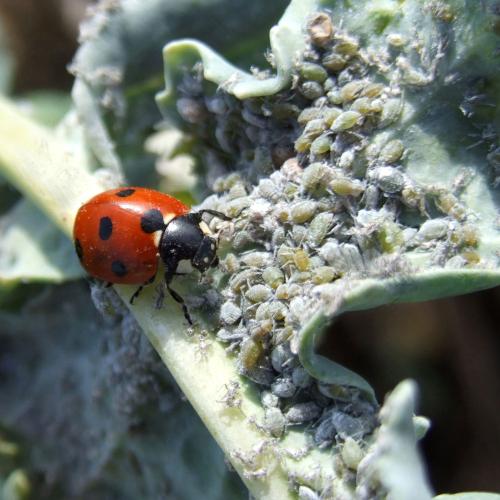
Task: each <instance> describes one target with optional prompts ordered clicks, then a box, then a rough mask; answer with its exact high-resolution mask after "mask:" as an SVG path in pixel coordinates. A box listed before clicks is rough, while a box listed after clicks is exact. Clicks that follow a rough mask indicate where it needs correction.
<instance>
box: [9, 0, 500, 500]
mask: <svg viewBox="0 0 500 500" xmlns="http://www.w3.org/2000/svg"><path fill="white" fill-rule="evenodd" d="M93 4H94V2H91V1H89V0H44V1H43V7H41V5H40V2H39V1H38V0H16V1H15V2H14V1H11V0H0V90H2V92H4V93H8V94H9V95H10V96H12V97H13V98H15V99H16V100H18V102H20V104H21V105H22V106H23V107H24V109H25V110H26V112H27V113H29V114H30V115H31V116H32V117H34V118H35V119H37V120H39V121H40V122H41V123H43V124H45V125H48V126H52V125H54V124H55V123H57V122H58V120H59V119H60V118H61V117H62V116H63V115H64V113H65V112H66V111H67V110H68V108H69V105H70V98H69V92H70V89H71V84H72V76H71V75H70V74H69V72H68V71H67V65H68V64H69V63H70V62H71V60H72V57H73V55H74V52H75V50H76V48H77V38H78V24H79V22H80V21H81V20H82V18H83V17H84V15H85V10H86V9H87V8H88V7H89V6H90V7H92V5H93ZM270 23H271V21H270ZM17 199H18V195H17V193H16V192H15V191H14V190H13V189H12V188H11V187H9V186H8V185H6V184H5V183H4V182H3V181H2V180H1V179H0V213H2V214H6V213H7V211H8V210H9V209H10V208H12V207H13V206H14V204H15V202H16V201H17ZM6 219H8V218H7V217H4V218H3V220H2V221H1V222H0V224H1V225H2V230H3V231H2V233H1V236H0V237H4V236H5V232H4V230H5V224H7V223H8V221H6ZM54 231H56V230H55V229H54ZM48 238H49V239H52V241H53V238H54V236H53V235H49V236H48ZM0 257H1V255H0ZM77 274H78V273H75V275H74V276H73V278H74V279H76V278H77ZM2 283H3V284H2V286H1V287H0V477H3V478H4V479H5V477H7V475H8V474H9V473H11V472H12V471H19V470H24V469H26V470H28V474H29V476H30V480H31V484H32V485H33V487H34V488H35V489H38V492H39V494H41V495H42V496H43V495H45V498H54V496H51V495H55V494H58V495H62V497H64V498H89V496H88V495H89V494H91V495H92V498H124V497H123V496H120V495H123V492H124V491H126V489H127V488H132V490H130V491H128V492H127V494H130V495H132V496H130V498H153V496H152V495H158V494H162V495H164V496H165V495H166V496H167V497H168V495H173V497H175V498H181V496H179V495H180V493H179V491H178V490H176V488H177V487H178V486H179V485H178V484H176V477H175V474H174V472H175V471H170V473H169V472H165V474H164V475H163V478H162V480H161V481H164V483H162V484H159V483H160V482H161V481H159V480H158V481H156V482H155V481H153V483H149V484H150V486H151V484H152V486H151V488H152V489H151V490H149V491H144V490H142V491H141V490H140V486H137V485H135V486H131V485H123V484H118V483H119V480H118V478H119V477H123V471H124V470H125V471H126V470H128V469H130V470H131V471H132V472H131V473H130V474H131V477H133V476H134V474H146V473H147V471H139V472H137V470H135V472H134V468H135V469H136V468H137V464H138V463H144V462H141V460H138V459H137V457H136V454H137V453H140V450H141V441H142V444H144V443H145V442H147V441H148V439H151V438H152V437H154V436H158V435H159V434H158V433H161V432H168V430H166V429H165V427H168V425H169V423H168V422H171V423H172V422H176V421H177V422H178V421H179V420H178V419H180V420H182V421H186V422H189V425H191V426H193V430H192V432H191V434H190V435H189V436H188V435H186V436H182V438H180V439H179V442H177V443H166V442H163V443H158V445H157V446H158V450H157V451H158V452H159V454H160V455H161V456H163V457H165V460H166V461H167V460H168V456H169V454H171V453H173V450H177V453H180V454H181V455H182V457H183V459H182V460H180V461H179V467H181V466H182V464H184V467H188V466H189V464H190V463H192V458H193V457H192V455H191V454H192V453H194V452H195V451H194V447H193V445H192V443H193V440H194V439H203V440H206V442H207V445H206V450H208V451H207V456H209V457H212V458H213V459H212V460H208V461H203V467H207V466H208V465H210V464H211V465H212V467H213V469H210V474H211V475H213V474H215V476H216V477H219V478H220V481H219V482H218V483H217V486H215V485H213V484H212V485H210V484H209V483H210V482H209V481H208V482H207V481H204V479H203V477H201V478H200V484H198V485H194V486H193V490H191V492H190V493H191V494H195V492H197V491H206V492H207V495H208V490H209V489H210V488H212V489H210V492H211V494H213V495H214V497H215V498H217V495H221V496H219V497H220V498H221V497H222V495H229V494H230V495H231V498H239V497H240V496H241V498H244V495H245V490H244V488H242V486H241V485H240V483H239V480H238V479H237V477H235V475H234V474H228V472H227V470H226V468H225V466H224V463H223V457H222V454H221V452H220V451H219V450H218V448H217V447H216V446H215V445H214V443H213V441H212V440H211V438H210V436H208V433H207V431H206V430H205V429H204V428H203V426H202V425H201V423H200V422H199V420H198V419H197V417H196V415H195V414H194V412H193V411H192V410H191V408H190V407H189V406H188V405H187V404H186V403H185V402H183V401H182V399H181V396H180V395H179V394H178V392H176V390H175V389H173V388H172V387H173V386H172V381H171V380H170V377H169V374H168V373H167V371H166V369H165V368H164V367H163V365H162V364H161V363H159V362H158V359H157V357H156V354H155V353H154V351H153V350H152V349H151V348H149V347H148V346H147V345H145V339H144V338H143V337H141V335H140V332H138V331H137V329H136V327H135V326H134V325H131V326H130V325H129V326H128V329H126V328H123V325H121V324H119V322H120V321H121V319H120V318H121V316H120V315H119V314H118V316H117V317H118V319H117V324H107V323H106V322H105V321H104V320H103V319H102V318H101V317H100V315H99V313H98V312H97V311H95V309H94V307H93V305H92V303H91V299H90V296H89V293H88V290H87V287H86V286H85V284H84V283H82V282H80V281H78V282H74V283H72V284H66V285H62V286H61V285H44V284H29V285H27V284H24V285H19V284H17V285H14V284H9V283H8V282H6V281H5V282H2ZM109 303H110V304H111V305H110V307H117V308H119V306H117V305H116V304H115V305H113V298H112V297H111V298H110V299H109ZM499 306H500V290H499V289H493V290H488V291H484V292H480V293H476V294H472V295H468V296H462V297H457V298H452V299H447V300H440V301H434V302H425V303H418V304H404V305H398V306H388V307H383V308H380V309H375V310H371V311H366V312H356V313H351V314H347V315H344V316H343V317H342V318H341V319H340V320H339V321H338V322H337V323H336V324H335V325H333V327H332V329H333V331H332V332H331V335H327V336H325V338H326V339H328V340H327V343H325V344H324V345H323V346H322V353H323V354H326V355H333V353H334V356H335V359H336V361H338V362H340V363H342V364H344V365H346V366H348V367H349V368H351V369H352V370H354V371H355V372H357V373H359V374H361V375H363V376H364V377H365V378H366V379H368V380H369V381H370V383H371V384H372V386H373V387H374V388H375V390H376V393H377V396H378V398H379V399H380V400H381V399H383V396H384V394H385V393H386V392H387V391H389V390H390V389H391V388H393V387H394V386H395V385H396V384H397V383H398V382H399V381H400V380H401V379H404V378H408V377H411V378H414V379H415V380H416V381H417V382H418V384H419V386H420V388H421V395H422V398H421V402H420V411H419V413H420V414H422V415H425V416H426V417H428V418H430V420H431V422H432V427H431V429H430V431H429V433H428V435H427V436H426V438H425V439H424V440H423V442H422V446H423V451H424V454H425V457H426V461H427V465H428V468H429V475H430V478H431V482H432V485H433V487H434V489H435V490H437V491H447V492H450V493H452V492H457V491H468V490H469V491H473V490H487V491H498V490H500V476H499V475H498V471H499V470H500V454H499V453H498V449H499V445H500V419H499V418H498V415H499V414H500V397H499V394H500V363H499V359H500V337H499V336H498V325H499V324H500V307H499ZM89 325H91V326H90V328H89ZM92 331H93V332H94V333H93V336H89V333H90V332H92ZM124 332H126V333H124ZM127 332H128V333H127ZM403 332H404V334H403ZM124 335H125V336H127V335H128V337H127V338H122V337H123V336H124ZM61 336H64V339H63V340H64V341H61ZM42 339H43V340H42ZM56 346H57V348H56ZM58 356H60V357H59V358H58ZM57 359H60V360H62V359H65V360H66V361H65V362H64V363H63V362H60V363H53V360H57ZM137 359H139V360H140V361H141V362H140V363H139V362H137V363H136V365H135V371H134V365H133V364H132V366H131V365H130V363H131V360H137ZM108 362H109V363H108ZM51 363H53V364H54V366H53V368H52V369H51V370H46V369H45V368H46V366H47V364H51ZM89 365H93V366H95V367H96V368H95V370H92V369H89ZM388 367H391V368H390V370H389V368H388ZM89 374H91V375H92V376H91V378H90V379H86V378H85V377H88V376H89ZM34 380H36V384H35V383H31V382H33V381H34ZM134 384H135V385H134ZM131 387H134V388H135V390H136V391H137V394H136V395H135V397H134V395H131V394H130V392H129V391H130V390H131ZM146 388H147V389H146ZM138 394H141V398H142V399H140V398H139V396H138ZM61 406H64V407H65V410H67V412H68V413H65V411H61V410H60V409H57V407H61ZM77 408H85V409H86V412H87V411H88V412H89V414H86V413H82V414H81V415H78V416H75V419H74V420H73V421H71V422H70V421H69V420H68V419H67V418H63V417H61V415H63V414H64V415H66V417H67V416H68V415H71V414H72V413H71V411H72V410H75V409H77ZM52 410H53V411H52ZM96 415H100V416H101V417H100V421H101V423H102V426H101V428H98V429H96V428H95V426H94V425H93V424H91V422H95V421H98V420H97V419H95V416H96ZM117 415H119V416H117ZM164 417H166V418H164ZM107 420H109V422H113V423H114V424H116V422H118V423H119V424H120V426H119V427H118V428H115V427H113V428H112V429H110V428H109V425H107V423H106V422H107ZM13 423H15V425H13ZM70 424H71V425H70ZM125 438H126V441H127V444H126V445H123V441H122V440H124V439H125ZM96 441H98V442H99V443H100V445H99V446H97V445H96ZM75 450H79V451H80V453H76V452H75ZM179 450H180V451H181V452H182V453H181V452H179ZM91 453H94V454H95V455H94V456H90V455H87V456H86V454H91ZM54 455H59V456H62V457H64V459H61V460H53V458H51V457H53V456H54ZM142 458H144V457H141V459H142ZM172 460H174V458H173V457H172ZM150 466H151V468H152V469H151V470H155V471H159V470H161V466H160V465H159V464H153V463H151V464H150ZM19 467H20V468H21V469H19ZM23 468H24V469H23ZM200 470H201V469H200ZM77 476H78V480H77V479H76V477H77ZM207 477H213V476H209V475H208V474H207V475H206V476H205V478H207ZM62 478H64V479H62ZM103 478H106V480H104V479H103ZM10 480H11V483H14V482H15V483H16V484H17V486H16V487H18V488H20V489H19V491H21V492H22V491H24V490H23V480H22V477H21V478H20V477H19V476H17V477H11V478H10ZM177 480H178V479H177ZM79 481H80V483H79ZM39 488H41V489H39ZM133 488H139V489H138V490H137V489H135V490H134V489H133ZM214 488H215V489H214ZM217 488H220V489H217ZM184 493H186V492H184ZM113 495H114V496H113ZM133 495H136V496H133ZM176 495H177V496H176ZM42 496H37V498H42ZM226 497H227V496H226ZM127 498H129V497H127ZM182 498H193V497H190V496H189V494H188V495H187V496H185V497H182Z"/></svg>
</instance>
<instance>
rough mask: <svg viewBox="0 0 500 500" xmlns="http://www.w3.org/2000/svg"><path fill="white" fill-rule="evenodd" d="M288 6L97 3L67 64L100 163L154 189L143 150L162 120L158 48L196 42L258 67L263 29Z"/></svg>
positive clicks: (228, 1) (191, 0)
mask: <svg viewBox="0 0 500 500" xmlns="http://www.w3.org/2000/svg"><path fill="white" fill-rule="evenodd" d="M286 4H287V1H286V0H274V1H273V2H253V3H252V2H251V3H249V2H247V1H245V0H203V1H198V0H184V1H182V2H179V1H177V0H168V1H165V0H147V1H143V2H141V3H140V4H138V3H137V2H133V1H123V2H121V3H120V4H119V5H117V6H115V5H114V4H110V5H109V6H107V5H106V4H102V6H100V7H99V8H98V13H97V15H96V16H95V17H94V18H92V19H90V20H88V21H87V22H86V24H85V25H84V27H83V31H82V32H83V37H82V38H83V44H82V46H81V47H80V49H79V50H78V52H77V55H76V57H75V60H74V63H73V64H72V70H73V71H74V73H75V76H76V82H75V85H74V88H73V98H74V101H75V105H76V108H77V111H78V114H79V116H80V119H81V120H82V122H83V123H84V127H85V131H86V134H87V139H88V144H89V146H90V148H91V150H92V152H93V153H94V154H95V155H96V157H97V158H98V160H99V162H100V163H101V164H102V165H103V166H104V167H107V168H109V169H110V170H111V172H113V174H114V176H115V177H116V178H118V179H120V180H121V179H122V178H123V177H122V176H123V173H122V171H121V170H120V168H121V166H122V165H123V168H124V172H125V176H126V178H127V180H128V181H129V182H131V183H132V184H134V183H142V184H145V183H146V184H153V183H154V181H155V174H154V171H153V159H152V157H151V155H148V154H145V151H144V149H143V144H144V141H145V140H146V138H147V137H148V136H149V135H150V134H151V133H152V131H153V127H154V126H155V125H156V124H157V123H158V122H159V121H160V120H161V115H160V113H159V112H158V108H157V107H156V104H155V102H154V95H155V94H156V92H158V91H159V90H161V87H162V85H163V79H162V73H163V69H162V61H161V58H160V57H158V54H159V53H160V52H161V49H162V48H163V46H164V45H165V44H166V43H168V41H169V40H173V39H175V38H181V37H186V36H190V37H197V38H199V39H201V40H204V41H205V42H206V43H209V44H210V45H211V46H213V47H215V48H216V49H217V50H219V51H221V52H222V53H231V54H232V57H233V58H234V59H235V60H238V59H239V60H241V61H243V60H244V61H246V63H255V62H257V61H262V56H261V54H262V52H263V51H264V49H265V47H266V46H267V43H268V41H267V31H268V30H269V28H270V27H271V26H272V24H273V22H275V21H276V20H278V18H279V15H280V14H281V12H282V11H283V9H284V7H285V6H286ZM242 13H244V16H242ZM206 19H210V22H206ZM213 26H223V29H213ZM137 61H140V62H141V63H140V65H139V64H137ZM139 66H140V68H139Z"/></svg>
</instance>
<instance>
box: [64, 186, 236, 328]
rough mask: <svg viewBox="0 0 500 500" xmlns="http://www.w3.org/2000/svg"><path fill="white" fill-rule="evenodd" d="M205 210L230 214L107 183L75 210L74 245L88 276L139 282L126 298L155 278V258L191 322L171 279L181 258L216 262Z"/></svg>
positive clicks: (201, 265) (204, 265)
mask: <svg viewBox="0 0 500 500" xmlns="http://www.w3.org/2000/svg"><path fill="white" fill-rule="evenodd" d="M205 213H208V214H210V215H213V216H215V217H218V218H220V219H223V220H229V218H228V217H227V216H225V215H224V214H222V213H220V212H216V211H214V210H200V211H197V212H190V211H189V208H188V207H187V206H186V205H184V204H183V203H181V202H180V201H179V200H177V199H176V198H173V197H172V196H168V195H166V194H164V193H160V192H159V191H154V190H151V189H146V188H141V187H121V188H117V189H111V190H109V191H105V192H104V193H100V194H98V195H97V196H94V197H93V198H91V199H90V200H89V201H88V202H87V203H85V204H84V205H83V206H82V207H81V208H80V209H79V210H78V213H77V215H76V219H75V224H74V227H73V239H74V244H75V250H76V253H77V255H78V258H79V259H80V262H81V264H82V266H83V267H84V268H85V270H86V271H87V272H88V273H89V274H90V275H92V276H93V277H95V278H98V279H101V280H103V281H107V282H109V283H119V284H131V285H140V286H139V288H138V289H137V290H136V291H135V293H134V294H133V295H132V297H131V298H130V303H131V304H132V303H133V302H134V300H135V299H136V298H137V297H138V296H139V294H140V292H141V291H142V289H143V287H144V286H145V285H148V284H150V283H152V282H153V281H154V278H155V276H156V274H157V271H158V261H159V258H160V259H161V260H162V262H163V264H164V266H165V284H166V287H167V290H168V291H169V293H170V295H171V296H172V298H173V299H174V300H175V301H177V302H178V303H179V304H181V306H182V309H183V312H184V317H185V318H186V320H187V321H188V323H189V324H192V320H191V317H190V315H189V312H188V309H187V306H186V304H185V303H184V299H183V298H182V297H181V295H179V294H178V293H177V292H176V291H175V290H173V289H172V288H171V287H170V284H171V282H172V280H173V278H174V276H175V275H176V274H177V268H178V266H179V264H180V263H181V262H182V261H188V262H189V263H190V264H191V265H192V267H193V268H195V269H197V270H198V271H200V272H202V273H203V272H205V271H206V270H207V269H209V268H210V267H214V266H216V265H217V264H218V261H219V260H218V257H217V239H216V237H215V235H214V234H213V233H212V232H211V231H210V229H209V228H208V226H207V224H206V223H205V222H204V221H203V219H202V215H203V214H205Z"/></svg>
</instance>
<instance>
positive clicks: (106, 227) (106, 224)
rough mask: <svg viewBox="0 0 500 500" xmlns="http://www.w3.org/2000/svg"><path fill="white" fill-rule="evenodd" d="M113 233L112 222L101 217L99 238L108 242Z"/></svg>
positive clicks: (107, 218)
mask: <svg viewBox="0 0 500 500" xmlns="http://www.w3.org/2000/svg"><path fill="white" fill-rule="evenodd" d="M112 232H113V222H112V221H111V219H110V218H109V217H101V220H100V221H99V238H101V240H109V238H110V237H111V233H112Z"/></svg>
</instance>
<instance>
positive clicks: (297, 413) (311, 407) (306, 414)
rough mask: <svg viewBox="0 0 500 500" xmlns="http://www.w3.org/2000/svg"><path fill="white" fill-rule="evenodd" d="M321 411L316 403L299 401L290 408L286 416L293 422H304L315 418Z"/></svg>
mask: <svg viewBox="0 0 500 500" xmlns="http://www.w3.org/2000/svg"><path fill="white" fill-rule="evenodd" d="M320 413H321V409H320V407H319V406H318V405H317V404H316V403H313V402H309V403H297V404H295V405H292V406H291V407H290V408H288V410H287V411H286V413H285V417H286V419H287V421H288V422H289V423H291V424H303V423H304V422H309V421H310V420H314V419H315V418H317V417H318V416H319V414H320Z"/></svg>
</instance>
